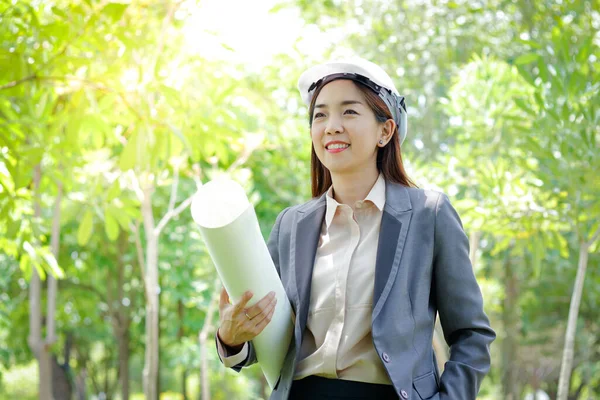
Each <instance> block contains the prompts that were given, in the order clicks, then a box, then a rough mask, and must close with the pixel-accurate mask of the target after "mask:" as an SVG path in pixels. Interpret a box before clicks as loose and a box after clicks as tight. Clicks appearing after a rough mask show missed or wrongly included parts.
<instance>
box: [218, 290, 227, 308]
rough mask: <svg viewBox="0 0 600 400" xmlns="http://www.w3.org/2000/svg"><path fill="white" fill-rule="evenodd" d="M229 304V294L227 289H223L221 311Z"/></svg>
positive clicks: (220, 303)
mask: <svg viewBox="0 0 600 400" xmlns="http://www.w3.org/2000/svg"><path fill="white" fill-rule="evenodd" d="M228 304H229V294H228V293H227V290H225V288H221V297H220V298H219V310H221V312H222V311H223V307H225V306H227V305H228Z"/></svg>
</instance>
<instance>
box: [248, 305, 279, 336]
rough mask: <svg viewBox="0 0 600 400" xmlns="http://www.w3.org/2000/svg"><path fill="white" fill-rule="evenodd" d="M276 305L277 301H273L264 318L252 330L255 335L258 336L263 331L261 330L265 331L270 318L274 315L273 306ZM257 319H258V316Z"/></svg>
mask: <svg viewBox="0 0 600 400" xmlns="http://www.w3.org/2000/svg"><path fill="white" fill-rule="evenodd" d="M276 303H277V299H275V302H274V303H273V304H272V306H271V307H270V308H269V310H268V311H267V313H266V315H265V316H264V318H263V319H262V320H261V321H259V322H258V323H257V324H256V328H255V330H254V332H255V334H256V335H258V334H260V333H261V332H262V331H263V329H265V327H266V326H267V325H268V324H269V322H271V318H273V314H274V313H275V304H276ZM258 318H260V316H259V317H258ZM258 318H257V319H258Z"/></svg>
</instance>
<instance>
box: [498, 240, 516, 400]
mask: <svg viewBox="0 0 600 400" xmlns="http://www.w3.org/2000/svg"><path fill="white" fill-rule="evenodd" d="M509 251H510V250H509ZM504 282H505V289H504V290H505V294H504V307H503V310H502V320H503V325H504V330H505V336H504V340H503V341H502V370H503V371H502V392H503V394H504V397H503V398H504V399H505V400H519V398H520V396H519V381H518V367H517V354H518V341H517V335H518V329H519V328H518V313H517V307H518V297H519V288H518V280H517V276H516V273H515V271H514V268H513V265H512V262H511V259H510V253H509V254H507V256H506V261H505V263H504Z"/></svg>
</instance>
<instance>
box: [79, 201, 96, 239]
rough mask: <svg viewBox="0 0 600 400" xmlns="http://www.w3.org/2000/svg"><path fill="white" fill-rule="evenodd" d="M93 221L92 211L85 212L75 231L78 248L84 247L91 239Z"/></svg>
mask: <svg viewBox="0 0 600 400" xmlns="http://www.w3.org/2000/svg"><path fill="white" fill-rule="evenodd" d="M93 219H94V214H93V213H92V211H91V210H88V211H86V212H85V214H84V216H83V219H82V220H81V224H80V225H79V229H78V230H77V243H78V244H79V245H80V246H85V245H86V244H87V243H88V242H89V240H90V237H92V228H93V222H94V221H93Z"/></svg>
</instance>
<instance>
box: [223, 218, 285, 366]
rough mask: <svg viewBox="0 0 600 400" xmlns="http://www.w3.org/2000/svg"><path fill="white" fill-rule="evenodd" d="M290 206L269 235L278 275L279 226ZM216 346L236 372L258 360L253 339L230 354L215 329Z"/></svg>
mask: <svg viewBox="0 0 600 400" xmlns="http://www.w3.org/2000/svg"><path fill="white" fill-rule="evenodd" d="M287 210H289V208H286V209H285V210H283V211H282V212H281V213H279V215H278V216H277V219H276V220H275V225H273V229H272V230H271V234H270V235H269V240H268V242H267V248H268V249H269V253H270V254H271V258H272V259H273V264H275V269H276V270H277V275H279V276H281V273H280V269H279V226H280V225H281V220H282V218H283V215H284V214H285V213H286V211H287ZM215 346H216V347H217V353H218V355H219V360H220V361H221V362H222V363H223V364H224V365H225V366H226V367H230V368H231V369H233V370H234V371H236V372H240V371H241V369H242V368H243V367H249V366H251V365H252V364H254V363H255V362H256V352H255V350H254V345H253V344H252V341H249V342H246V344H245V345H244V346H243V347H242V349H241V350H240V351H239V353H237V354H228V353H227V351H226V350H225V346H224V345H223V344H222V343H221V341H220V340H219V337H218V335H217V334H216V331H215ZM245 352H247V356H246V357H245V358H244V359H243V360H242V361H241V362H239V363H238V364H236V365H233V366H230V362H231V360H237V358H239V357H240V355H241V354H242V353H245Z"/></svg>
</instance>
